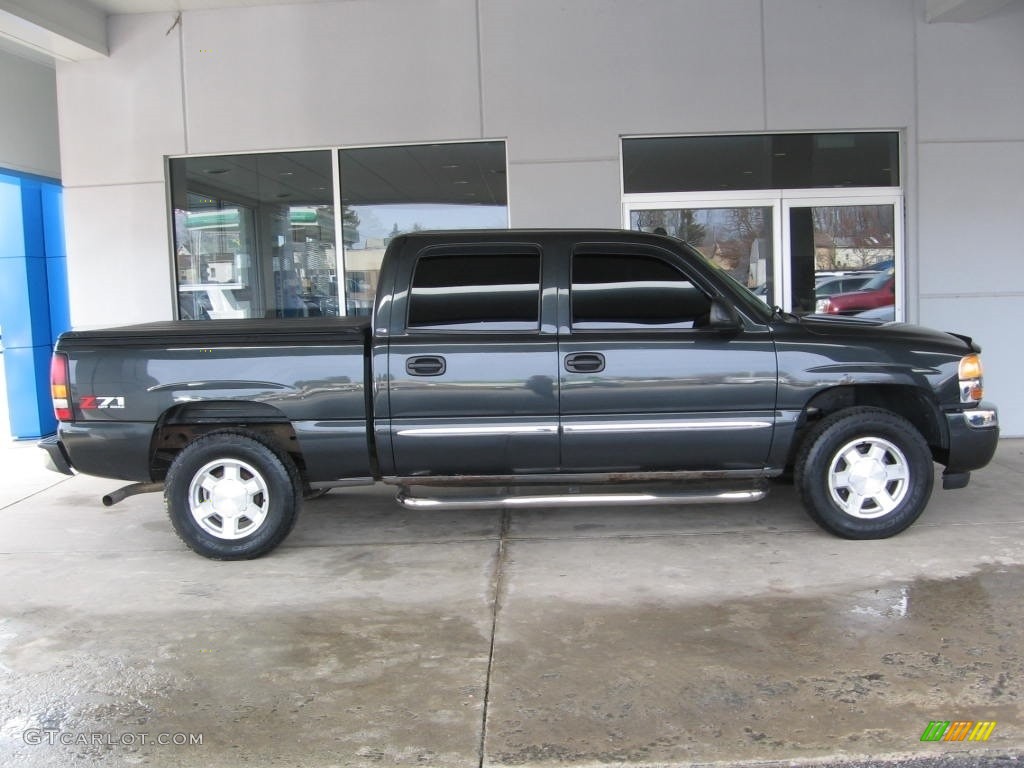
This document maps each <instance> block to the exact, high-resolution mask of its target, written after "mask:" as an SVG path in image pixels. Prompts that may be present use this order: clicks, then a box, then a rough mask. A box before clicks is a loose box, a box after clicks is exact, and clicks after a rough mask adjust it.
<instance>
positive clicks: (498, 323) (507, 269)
mask: <svg viewBox="0 0 1024 768" xmlns="http://www.w3.org/2000/svg"><path fill="white" fill-rule="evenodd" d="M408 327H409V329H410V330H416V329H420V330H455V331H464V330H490V331H533V330H537V329H538V328H539V327H540V254H539V253H511V254H500V255H499V254H481V255H477V254H453V255H436V256H425V257H422V258H421V259H420V260H419V261H418V262H417V264H416V271H415V273H414V274H413V279H412V290H411V294H410V297H409V318H408Z"/></svg>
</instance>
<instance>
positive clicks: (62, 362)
mask: <svg viewBox="0 0 1024 768" xmlns="http://www.w3.org/2000/svg"><path fill="white" fill-rule="evenodd" d="M50 397H51V398H52V399H53V415H54V416H56V417H57V421H72V420H73V419H74V414H73V413H72V410H71V396H70V395H69V394H68V359H67V357H65V356H64V355H62V354H60V353H59V352H56V353H54V355H53V358H52V359H51V360H50Z"/></svg>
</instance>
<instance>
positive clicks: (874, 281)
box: [859, 269, 892, 291]
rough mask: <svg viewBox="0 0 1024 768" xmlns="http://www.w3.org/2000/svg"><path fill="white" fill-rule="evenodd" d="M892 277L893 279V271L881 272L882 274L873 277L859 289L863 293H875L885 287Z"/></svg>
mask: <svg viewBox="0 0 1024 768" xmlns="http://www.w3.org/2000/svg"><path fill="white" fill-rule="evenodd" d="M890 277H892V270H891V269H889V270H886V271H885V272H881V273H879V274H877V275H875V276H874V277H872V278H871V279H870V280H868V281H867V282H866V283H864V285H862V286H861V287H860V288H859V290H861V291H875V290H878V289H879V288H881V287H882V286H883V285H885V284H886V283H888V282H889V278H890Z"/></svg>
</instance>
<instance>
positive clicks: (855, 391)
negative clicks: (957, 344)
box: [787, 384, 947, 469]
mask: <svg viewBox="0 0 1024 768" xmlns="http://www.w3.org/2000/svg"><path fill="white" fill-rule="evenodd" d="M865 405H867V406H874V407H875V408H883V409H885V410H887V411H892V412H893V413H895V414H897V415H899V416H902V417H903V418H905V419H906V420H907V421H909V422H910V423H911V424H913V425H914V427H915V428H916V429H917V431H918V432H920V433H921V435H922V437H924V439H925V442H927V443H928V447H929V448H930V449H931V452H932V456H933V457H934V458H935V460H936V461H941V457H942V455H943V453H944V451H945V450H946V443H947V440H946V437H945V434H944V432H943V429H942V423H943V422H942V419H941V418H940V416H941V415H940V413H939V410H938V408H937V407H936V406H935V404H934V403H933V402H932V401H931V400H929V399H928V398H927V396H926V395H925V394H924V393H923V392H922V391H921V390H920V389H917V388H916V387H909V386H901V385H898V384H891V385H890V384H873V385H870V386H866V385H861V386H849V387H833V388H832V389H827V390H825V391H823V392H819V393H818V394H816V395H815V396H814V397H812V398H811V399H810V400H809V401H808V403H807V405H806V406H804V410H803V412H802V413H801V414H800V419H799V421H798V422H797V431H796V436H795V439H794V440H793V444H792V446H790V451H789V458H788V461H787V468H788V469H792V466H793V461H794V460H795V458H796V454H797V451H798V450H799V448H800V444H801V443H802V442H803V438H804V436H805V435H806V434H807V431H808V428H809V427H811V426H812V425H814V424H815V423H816V422H818V421H820V420H821V419H823V418H825V417H826V416H829V415H830V414H833V413H835V412H837V411H841V410H844V409H846V408H853V407H856V406H865Z"/></svg>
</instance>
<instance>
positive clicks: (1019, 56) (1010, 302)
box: [913, 3, 1024, 435]
mask: <svg viewBox="0 0 1024 768" xmlns="http://www.w3.org/2000/svg"><path fill="white" fill-rule="evenodd" d="M922 18H923V17H922ZM916 45H917V52H918V53H917V71H918V88H917V137H918V144H917V167H918V178H917V194H916V195H915V197H914V198H913V203H914V205H915V206H916V211H917V230H918V231H917V239H918V247H917V250H916V253H915V254H914V257H915V258H916V260H917V265H918V279H919V283H920V287H919V301H920V314H919V317H920V321H921V323H922V324H924V325H931V326H934V327H936V328H941V329H944V330H958V331H961V332H964V333H967V334H970V335H972V336H974V338H975V339H976V340H977V341H978V342H979V343H980V344H981V345H982V347H983V349H984V355H983V357H984V359H985V366H986V373H987V375H986V385H987V386H986V389H987V391H988V396H989V397H991V399H992V400H993V401H994V402H995V403H997V404H998V405H999V407H1000V415H1001V418H1002V421H1003V433H1004V434H1013V435H1022V434H1024V388H1022V387H1021V386H1020V383H1019V382H1020V378H1021V376H1022V375H1024V358H1022V357H1021V355H1020V348H1021V342H1020V334H1021V328H1022V327H1024V282H1022V281H1021V278H1020V275H1021V265H1022V264H1024V236H1022V227H1021V222H1022V220H1024V3H1014V4H1012V5H1011V6H1008V7H1007V8H1005V9H1004V10H1003V11H1001V12H998V13H996V14H994V15H992V16H990V17H987V18H984V19H981V20H980V21H977V22H974V23H972V24H926V23H924V21H923V20H919V21H918V23H917V40H916Z"/></svg>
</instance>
